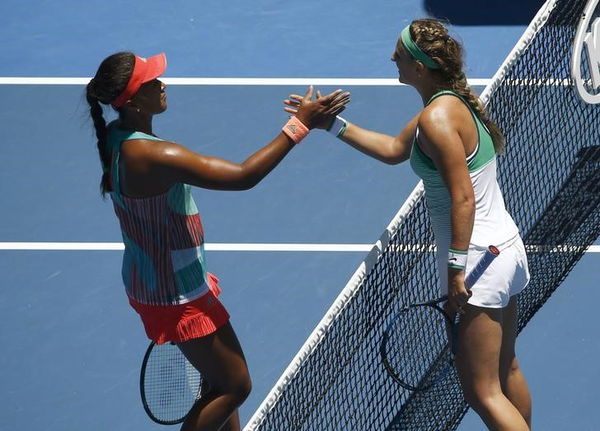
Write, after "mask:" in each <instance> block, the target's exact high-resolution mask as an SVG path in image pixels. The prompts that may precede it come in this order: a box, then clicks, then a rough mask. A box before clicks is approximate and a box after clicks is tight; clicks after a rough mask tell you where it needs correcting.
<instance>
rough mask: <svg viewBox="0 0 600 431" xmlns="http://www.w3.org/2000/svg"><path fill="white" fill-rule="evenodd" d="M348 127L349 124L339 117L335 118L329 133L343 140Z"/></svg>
mask: <svg viewBox="0 0 600 431" xmlns="http://www.w3.org/2000/svg"><path fill="white" fill-rule="evenodd" d="M347 127H348V122H347V121H346V120H344V119H343V118H342V117H340V116H339V115H338V116H336V117H335V119H334V120H333V123H331V127H330V128H329V129H327V131H328V132H329V133H331V134H332V135H333V136H335V137H336V138H341V137H342V136H344V132H345V131H346V128H347Z"/></svg>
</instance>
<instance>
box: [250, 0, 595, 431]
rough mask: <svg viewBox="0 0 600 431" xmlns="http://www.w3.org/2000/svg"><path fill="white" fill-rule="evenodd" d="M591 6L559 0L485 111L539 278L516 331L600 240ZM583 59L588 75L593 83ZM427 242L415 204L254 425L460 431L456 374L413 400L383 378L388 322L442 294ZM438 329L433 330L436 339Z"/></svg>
mask: <svg viewBox="0 0 600 431" xmlns="http://www.w3.org/2000/svg"><path fill="white" fill-rule="evenodd" d="M586 3H587V1H583V0H578V1H576V0H571V1H569V0H563V1H558V2H557V4H556V6H555V8H554V9H553V11H552V12H551V14H550V16H549V18H548V21H547V23H546V24H545V26H544V27H543V28H542V29H541V30H540V31H539V32H538V33H537V34H536V36H535V38H534V39H533V41H532V42H531V43H530V44H529V46H528V47H527V48H526V49H524V50H523V52H521V53H520V56H519V58H518V59H517V60H515V61H514V62H513V63H512V66H510V67H509V68H508V69H507V73H506V75H505V76H504V77H503V79H502V81H500V82H499V83H498V85H497V87H496V88H495V90H494V91H493V92H492V93H490V94H489V98H488V109H489V112H490V115H491V117H492V118H494V119H495V120H496V122H497V123H498V125H499V126H500V128H501V129H502V130H503V131H504V133H505V136H506V143H507V145H506V148H507V149H506V155H505V156H503V157H500V158H499V181H500V185H501V187H502V190H503V193H504V196H505V200H506V204H507V207H508V210H509V212H510V213H511V214H512V215H513V217H514V219H515V221H516V223H517V225H518V226H519V227H520V228H521V233H522V236H523V238H524V242H525V244H526V245H527V248H528V257H529V265H530V271H531V276H532V278H531V282H530V285H529V286H528V287H527V289H526V290H525V291H524V292H523V293H522V294H521V295H520V296H519V306H520V309H519V330H520V329H522V328H523V327H524V326H525V325H526V324H527V322H528V321H529V319H530V318H531V317H532V316H533V315H534V314H535V312H536V311H537V310H538V309H539V308H540V307H541V306H542V305H543V304H544V303H545V301H546V300H547V299H548V298H549V296H550V295H551V294H552V292H553V291H554V290H555V289H556V288H557V287H558V286H559V285H560V284H561V282H562V281H563V280H564V279H565V277H566V276H567V274H568V273H569V272H570V271H571V269H572V268H573V266H574V265H575V264H576V263H577V261H578V260H579V259H580V258H581V256H582V255H583V253H584V252H585V248H586V246H588V245H590V244H592V243H593V241H594V240H595V239H596V238H597V237H598V235H599V234H600V151H599V149H598V147H597V146H595V145H597V143H598V142H599V138H600V136H599V129H598V127H597V125H598V124H600V122H599V120H600V119H599V116H598V114H599V111H598V109H599V107H598V106H595V105H590V104H587V103H585V102H584V101H583V100H581V98H580V97H579V96H578V94H577V92H576V91H575V89H574V87H573V80H572V78H571V73H570V58H571V49H572V46H573V41H574V36H575V32H576V30H577V26H578V23H579V18H580V17H581V16H582V12H583V9H584V7H585V4H586ZM583 56H584V61H583V62H582V63H583V64H584V65H583V68H582V74H583V75H584V76H588V77H589V76H590V75H589V67H588V66H587V57H586V55H585V53H584V55H583ZM431 244H433V234H432V231H431V229H430V225H429V217H428V214H427V211H426V209H425V206H424V202H423V199H422V198H420V199H419V201H418V202H417V204H416V205H415V206H414V207H413V208H412V210H411V211H410V213H409V214H408V217H407V218H406V220H404V222H403V223H402V224H400V225H399V226H398V228H397V230H396V231H395V232H394V233H393V234H392V235H391V236H390V241H389V244H388V245H387V247H386V248H385V250H384V252H383V253H382V254H381V256H380V257H379V258H378V260H377V263H376V264H375V265H374V267H373V268H372V269H371V270H370V271H369V273H368V274H367V275H366V276H365V277H364V279H363V280H362V281H361V283H360V285H359V288H358V289H357V291H356V292H355V294H354V295H353V297H352V298H351V299H350V300H349V301H348V302H347V304H346V305H345V307H344V308H343V310H341V311H339V313H338V315H337V317H336V318H335V320H333V322H332V323H331V324H330V325H329V326H328V327H327V328H326V330H324V331H323V332H324V333H323V334H321V339H320V341H319V342H318V346H317V347H316V348H315V349H314V350H313V351H311V352H310V353H309V354H307V355H306V356H305V357H304V360H303V361H302V362H301V363H300V364H299V368H298V370H297V372H295V373H292V374H291V375H290V376H289V378H288V379H287V381H286V384H285V385H284V386H282V387H281V388H280V394H279V397H278V399H277V401H276V402H274V403H273V404H272V405H270V406H269V407H268V408H267V409H265V411H264V412H263V414H262V415H261V416H260V418H259V419H256V420H255V422H253V423H251V424H250V425H249V427H248V428H249V429H256V430H273V431H283V430H286V431H290V430H314V431H323V430H361V431H362V430H377V431H378V430H384V429H388V430H418V431H425V430H436V431H437V430H454V429H456V428H457V427H458V425H459V423H460V421H461V419H462V418H463V416H464V414H465V413H466V411H467V405H466V403H465V401H464V399H463V395H462V391H461V388H460V385H459V383H458V379H457V376H456V372H455V371H454V369H452V370H451V372H450V373H449V374H448V375H446V377H445V378H444V379H443V380H442V381H441V382H439V383H438V384H436V385H435V386H433V387H432V388H430V389H428V390H427V391H425V392H410V391H406V390H404V389H402V388H401V387H399V386H398V385H397V384H396V383H395V382H394V381H393V380H392V379H391V378H390V377H389V376H388V375H387V373H386V371H385V369H384V367H383V365H382V362H381V360H380V356H379V346H380V343H381V339H382V332H383V330H384V329H385V327H386V324H387V322H388V321H389V319H390V317H391V316H393V315H394V314H395V313H396V312H398V310H399V309H400V308H402V306H403V305H405V304H407V303H414V302H418V301H424V300H427V299H431V298H434V297H436V296H437V295H438V292H437V274H436V272H435V268H436V265H435V258H434V254H433V253H432V252H431V248H430V246H429V245H431ZM438 329H439V328H437V329H436V328H435V327H434V324H433V325H432V328H431V331H436V330H438ZM419 342H421V343H422V344H423V345H422V346H420V347H419V348H420V349H424V350H426V349H427V348H428V347H429V346H428V345H427V340H422V341H419ZM438 348H439V347H438ZM438 353H442V352H438ZM442 356H444V355H442ZM429 357H435V355H433V356H432V355H429ZM420 360H421V358H419V357H415V358H414V361H420ZM440 360H447V358H442V359H440ZM432 366H433V365H432Z"/></svg>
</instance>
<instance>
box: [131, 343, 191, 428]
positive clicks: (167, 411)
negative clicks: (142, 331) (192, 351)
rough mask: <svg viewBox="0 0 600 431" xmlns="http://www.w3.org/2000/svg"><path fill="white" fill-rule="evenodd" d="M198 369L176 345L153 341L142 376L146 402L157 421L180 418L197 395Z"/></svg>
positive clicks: (172, 420)
mask: <svg viewBox="0 0 600 431" xmlns="http://www.w3.org/2000/svg"><path fill="white" fill-rule="evenodd" d="M201 384H202V380H201V377H200V373H198V371H197V370H196V369H195V368H194V367H193V366H192V365H191V364H190V363H189V362H188V361H187V360H186V359H185V356H184V355H183V354H182V353H181V351H180V350H179V349H178V348H177V346H174V345H170V344H165V345H161V346H158V345H155V346H154V347H153V349H152V351H151V353H150V356H149V357H148V361H147V363H146V368H145V372H144V379H143V393H144V398H145V403H146V406H147V408H148V410H149V411H150V413H151V415H152V416H154V418H156V419H157V420H158V421H159V422H164V423H168V422H173V423H176V422H178V421H181V420H182V419H183V418H185V416H186V415H187V413H188V411H189V409H190V408H191V407H192V406H193V405H194V403H195V402H196V400H197V399H198V398H199V396H200V387H201Z"/></svg>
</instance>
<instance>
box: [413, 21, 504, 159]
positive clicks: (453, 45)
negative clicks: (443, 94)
mask: <svg viewBox="0 0 600 431" xmlns="http://www.w3.org/2000/svg"><path fill="white" fill-rule="evenodd" d="M410 32H411V37H412V38H413V40H414V41H415V43H416V44H417V45H418V46H419V48H421V50H423V51H424V52H425V53H426V54H427V55H428V56H429V57H431V58H432V59H433V61H435V62H436V64H437V65H438V66H439V69H430V71H431V72H432V73H433V74H434V75H437V77H438V79H439V81H440V82H441V83H443V85H444V87H446V88H448V89H450V90H452V91H453V92H455V93H456V94H458V95H459V96H461V97H462V98H463V99H465V100H466V101H467V102H468V103H469V105H470V106H471V108H473V110H474V111H475V112H476V114H477V116H478V117H479V118H480V119H481V120H482V121H483V122H484V124H485V126H486V127H487V128H488V130H489V131H490V135H491V136H492V140H493V141H494V149H495V150H496V153H502V152H503V151H504V136H503V134H502V131H501V130H500V128H499V127H498V125H497V124H496V123H495V122H494V121H492V120H491V119H490V118H489V116H488V114H487V111H486V109H485V107H484V106H483V104H482V103H481V101H480V100H479V98H478V97H477V96H476V95H475V94H473V93H472V92H471V88H470V87H469V84H468V83H467V77H466V76H465V74H464V72H463V49H462V46H461V44H460V43H459V42H457V41H456V40H455V39H454V38H452V37H451V36H450V35H449V34H448V29H447V28H446V27H445V26H444V24H443V23H442V22H441V21H438V20H436V19H419V20H415V21H413V22H412V24H411V25H410Z"/></svg>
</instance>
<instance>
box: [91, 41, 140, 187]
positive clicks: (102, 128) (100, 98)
mask: <svg viewBox="0 0 600 431" xmlns="http://www.w3.org/2000/svg"><path fill="white" fill-rule="evenodd" d="M134 61H135V60H134V55H133V54H132V53H130V52H119V53H117V54H113V55H111V56H110V57H107V58H106V59H105V60H104V61H103V62H102V63H101V64H100V67H99V68H98V72H96V75H95V76H94V78H92V80H91V81H90V82H89V83H88V85H87V86H86V94H85V96H86V100H87V102H88V105H90V117H91V118H92V122H93V123H94V129H95V131H96V138H97V140H98V141H97V147H98V154H99V156H100V163H101V164H102V179H101V180H100V191H101V193H102V196H105V195H106V193H108V192H110V191H112V187H111V183H110V169H111V160H112V151H111V149H110V148H108V130H107V127H106V121H105V120H104V115H103V109H102V105H101V103H102V104H104V105H108V104H109V103H111V102H112V101H113V100H115V98H116V97H117V96H119V94H121V93H122V92H123V90H124V89H125V87H126V86H127V83H128V82H129V77H130V76H131V73H132V71H133V65H134Z"/></svg>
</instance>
